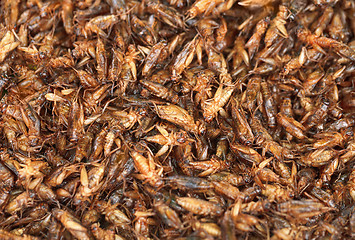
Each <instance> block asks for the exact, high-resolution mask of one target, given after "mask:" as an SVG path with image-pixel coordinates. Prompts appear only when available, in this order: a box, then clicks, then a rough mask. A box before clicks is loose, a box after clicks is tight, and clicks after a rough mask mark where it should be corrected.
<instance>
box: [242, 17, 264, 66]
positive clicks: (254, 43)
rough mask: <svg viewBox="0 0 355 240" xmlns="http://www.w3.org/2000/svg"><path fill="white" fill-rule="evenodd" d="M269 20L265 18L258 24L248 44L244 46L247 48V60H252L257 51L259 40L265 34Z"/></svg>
mask: <svg viewBox="0 0 355 240" xmlns="http://www.w3.org/2000/svg"><path fill="white" fill-rule="evenodd" d="M269 23H270V18H269V17H266V18H264V19H262V20H260V21H259V22H258V24H257V25H256V27H255V32H254V34H253V35H252V36H251V37H250V38H249V40H248V42H247V43H246V44H245V47H246V48H248V53H249V58H250V59H252V58H253V57H254V54H255V53H256V52H257V51H258V49H259V46H260V42H261V38H262V36H263V35H264V33H265V32H266V29H267V27H268V26H269Z"/></svg>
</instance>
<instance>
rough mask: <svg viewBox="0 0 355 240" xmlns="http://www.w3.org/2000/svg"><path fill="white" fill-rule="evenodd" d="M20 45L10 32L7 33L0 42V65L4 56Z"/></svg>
mask: <svg viewBox="0 0 355 240" xmlns="http://www.w3.org/2000/svg"><path fill="white" fill-rule="evenodd" d="M19 45H20V42H19V41H16V39H15V36H14V34H13V33H12V32H11V31H7V32H6V34H5V35H4V36H3V37H2V39H1V41H0V49H1V54H0V63H1V62H3V61H4V60H5V58H6V56H7V55H8V54H9V53H10V52H11V51H13V50H14V49H15V48H17V47H18V46H19Z"/></svg>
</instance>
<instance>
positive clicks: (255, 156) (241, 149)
mask: <svg viewBox="0 0 355 240" xmlns="http://www.w3.org/2000/svg"><path fill="white" fill-rule="evenodd" d="M230 148H231V150H232V151H233V152H234V153H235V154H236V155H237V156H238V157H239V158H240V159H242V160H245V161H247V162H251V163H254V164H256V165H258V164H259V163H261V162H262V161H263V157H262V156H261V155H260V154H259V153H258V152H257V151H255V150H254V149H252V148H250V147H247V146H244V145H241V144H237V143H234V144H230Z"/></svg>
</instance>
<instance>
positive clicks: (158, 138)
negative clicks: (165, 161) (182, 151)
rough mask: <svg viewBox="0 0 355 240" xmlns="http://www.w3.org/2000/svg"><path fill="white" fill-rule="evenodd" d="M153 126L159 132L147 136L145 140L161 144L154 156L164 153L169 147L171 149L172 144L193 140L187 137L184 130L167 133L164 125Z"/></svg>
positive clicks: (181, 143) (182, 143)
mask: <svg viewBox="0 0 355 240" xmlns="http://www.w3.org/2000/svg"><path fill="white" fill-rule="evenodd" d="M155 127H156V128H157V130H158V131H159V132H160V134H159V135H154V136H148V137H146V138H145V140H147V141H148V142H154V143H157V144H159V145H163V147H162V148H161V149H160V150H159V151H158V152H157V153H156V155H155V156H156V157H159V156H161V155H163V154H165V153H166V152H167V151H168V150H169V148H170V151H171V149H172V147H173V146H176V145H184V144H186V143H187V142H189V141H193V140H192V139H190V138H189V137H188V135H187V133H186V132H185V131H179V132H172V133H170V134H169V132H168V131H167V130H166V129H165V128H164V127H162V126H159V125H156V126H155ZM170 151H169V153H170Z"/></svg>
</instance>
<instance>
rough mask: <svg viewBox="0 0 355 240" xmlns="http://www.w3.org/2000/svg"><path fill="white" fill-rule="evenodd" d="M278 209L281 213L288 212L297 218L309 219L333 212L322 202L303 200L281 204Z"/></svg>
mask: <svg viewBox="0 0 355 240" xmlns="http://www.w3.org/2000/svg"><path fill="white" fill-rule="evenodd" d="M277 207H278V209H279V210H280V212H287V213H289V214H290V215H291V216H292V217H295V218H308V217H312V216H315V215H318V214H320V213H324V212H327V211H332V210H333V208H330V207H326V206H324V205H323V204H322V203H321V202H318V201H315V200H311V199H303V200H302V201H297V200H291V201H287V202H283V203H280V204H278V205H277Z"/></svg>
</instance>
